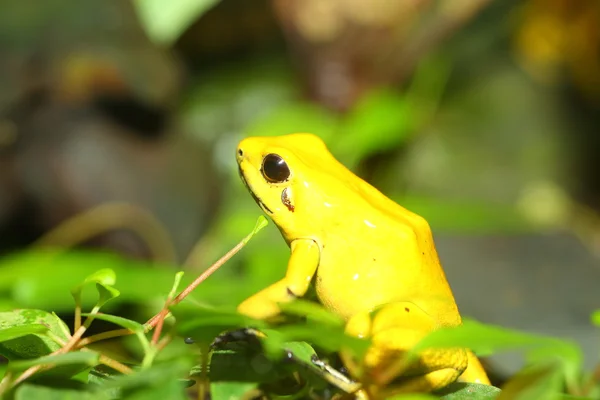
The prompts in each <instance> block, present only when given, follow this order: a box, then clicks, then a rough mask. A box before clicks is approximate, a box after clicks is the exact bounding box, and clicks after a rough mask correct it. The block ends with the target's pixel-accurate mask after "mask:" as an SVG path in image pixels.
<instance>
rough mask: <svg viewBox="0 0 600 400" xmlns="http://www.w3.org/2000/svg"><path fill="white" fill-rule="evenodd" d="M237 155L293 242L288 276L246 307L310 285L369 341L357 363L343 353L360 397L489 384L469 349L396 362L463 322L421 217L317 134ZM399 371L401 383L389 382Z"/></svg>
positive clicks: (252, 144) (266, 314)
mask: <svg viewBox="0 0 600 400" xmlns="http://www.w3.org/2000/svg"><path fill="white" fill-rule="evenodd" d="M237 161H238V165H239V169H240V174H241V176H242V179H243V180H244V183H245V184H246V186H247V187H248V189H249V190H250V192H251V194H252V195H253V197H254V199H255V200H256V201H257V203H258V204H259V206H260V207H261V208H262V209H263V211H264V212H265V213H266V214H267V215H268V216H269V217H270V218H271V219H272V220H273V222H274V223H275V224H276V225H277V227H278V228H279V230H280V231H281V233H282V235H283V237H284V238H285V240H286V242H287V243H288V245H289V246H290V248H291V256H290V260H289V263H288V268H287V272H286V275H285V277H284V278H283V279H282V280H280V281H278V282H276V283H274V284H272V285H271V286H269V287H267V288H266V289H264V290H262V291H260V292H259V293H257V294H255V295H253V296H252V297H250V298H248V299H247V300H245V301H244V302H242V304H240V305H239V307H238V310H239V311H240V312H241V313H243V314H246V315H249V316H252V317H255V318H260V319H266V318H270V317H273V316H275V315H277V314H278V313H279V312H280V310H279V307H278V306H277V303H279V302H289V301H292V300H293V299H294V298H296V297H301V296H303V295H304V294H305V293H306V291H307V289H308V287H309V285H310V283H311V282H314V284H315V288H316V292H317V295H318V297H319V299H320V301H321V302H322V304H323V305H324V306H325V307H326V308H327V309H328V310H330V311H332V312H334V313H336V314H338V315H339V316H341V317H342V318H344V319H345V320H346V321H347V324H346V332H347V333H348V334H349V335H353V336H357V337H369V338H370V339H371V341H372V346H371V348H370V349H369V351H368V352H367V354H366V355H365V358H364V359H363V360H361V362H359V363H357V362H356V361H355V360H353V359H352V357H351V356H350V355H348V354H345V353H342V359H343V360H344V363H345V365H346V367H347V368H348V370H349V371H350V373H351V374H352V376H354V377H356V378H358V379H359V380H360V381H361V382H362V384H363V386H362V388H361V390H360V391H359V392H357V396H358V397H359V398H385V397H387V396H389V395H392V394H396V393H404V392H414V391H432V390H436V389H440V388H442V387H444V386H446V385H447V384H449V383H451V382H453V381H455V380H456V379H458V378H459V376H461V374H462V376H461V380H463V381H467V382H479V383H485V384H489V380H488V378H487V375H486V373H485V371H484V370H483V368H482V366H481V364H480V363H479V361H478V360H477V358H476V357H475V356H474V355H473V353H471V352H470V351H468V350H466V349H449V350H435V351H428V352H425V353H423V354H422V355H421V358H420V360H419V361H418V362H416V363H414V364H411V365H408V366H406V365H401V364H400V365H399V363H398V360H401V359H402V354H403V353H404V352H405V351H406V350H408V349H410V348H411V347H412V346H414V345H415V344H416V343H417V342H418V341H419V340H420V339H421V338H423V337H424V336H425V335H427V333H429V332H431V331H432V330H435V329H437V328H440V327H446V326H457V325H460V324H461V317H460V314H459V312H458V308H457V306H456V302H455V300H454V297H453V295H452V292H451V290H450V286H449V285H448V282H447V280H446V277H445V275H444V271H443V270H442V267H441V265H440V261H439V258H438V255H437V252H436V249H435V246H434V243H433V238H432V234H431V230H430V228H429V225H428V223H427V222H426V221H425V220H424V219H423V218H422V217H420V216H418V215H416V214H413V213H412V212H410V211H408V210H406V209H405V208H403V207H401V206H400V205H398V204H396V203H395V202H393V201H392V200H390V199H389V198H387V197H386V196H385V195H383V194H382V193H381V192H379V191H378V190H377V189H376V188H374V187H373V186H371V185H369V184H368V183H367V182H365V181H363V180H362V179H360V178H359V177H357V176H356V175H354V174H353V173H352V172H351V171H350V170H348V169H347V168H346V167H344V166H343V165H342V164H341V163H339V162H338V161H337V160H336V159H335V158H334V157H333V156H332V155H331V153H330V152H329V151H328V150H327V148H326V147H325V144H324V143H323V141H322V140H321V139H319V138H318V137H317V136H315V135H312V134H293V135H286V136H279V137H252V138H247V139H244V140H242V141H241V142H240V144H239V145H238V149H237ZM467 365H468V366H469V368H467ZM463 372H464V373H463ZM398 377H402V379H401V381H400V383H398V382H394V383H393V384H390V383H391V382H392V381H393V380H395V379H396V378H398Z"/></svg>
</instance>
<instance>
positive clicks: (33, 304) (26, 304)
mask: <svg viewBox="0 0 600 400" xmlns="http://www.w3.org/2000/svg"><path fill="white" fill-rule="evenodd" d="M160 267H161V266H156V265H151V264H150V263H148V262H144V261H137V260H131V259H126V258H124V257H122V256H119V255H116V254H114V253H105V252H96V251H79V250H78V251H64V250H28V251H23V252H19V253H15V254H12V255H9V256H5V257H3V258H0V273H1V274H2V279H1V280H0V293H2V292H4V293H8V295H9V296H10V297H11V298H12V299H13V300H14V301H15V302H17V303H18V304H19V306H20V307H22V308H44V309H52V310H55V311H56V312H60V311H69V312H70V311H72V309H73V298H72V297H71V295H70V293H71V290H72V288H73V287H76V286H78V285H80V284H81V282H82V281H83V280H84V279H85V278H86V277H88V276H89V275H91V274H94V273H95V272H96V271H98V270H101V269H105V268H110V269H112V270H113V271H114V272H115V275H117V276H118V277H119V281H118V282H117V283H115V288H117V289H119V290H120V291H121V292H122V293H123V294H122V295H121V296H120V297H119V298H118V299H117V300H116V301H113V302H111V304H116V303H118V302H123V301H127V302H130V303H131V302H144V303H147V302H148V301H149V300H154V299H163V298H164V295H165V294H166V293H168V291H169V288H170V282H171V281H172V277H173V270H172V267H170V266H169V268H164V267H163V268H160ZM96 301H97V296H95V295H94V294H93V293H87V291H84V292H83V294H82V307H91V306H93V305H94V304H95V303H96Z"/></svg>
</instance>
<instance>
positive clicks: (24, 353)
mask: <svg viewBox="0 0 600 400" xmlns="http://www.w3.org/2000/svg"><path fill="white" fill-rule="evenodd" d="M40 326H42V327H43V328H41V327H40ZM26 331H29V334H24V333H25V332H26ZM68 331H69V328H68V327H67V326H66V324H65V323H64V322H63V321H62V320H61V319H60V318H58V317H57V316H56V315H54V314H51V313H48V312H46V311H42V310H31V309H22V310H15V311H10V312H3V313H0V337H2V336H3V335H4V336H3V337H4V338H5V339H4V340H1V342H2V343H0V354H2V355H3V356H4V357H6V358H7V359H9V360H19V359H24V358H34V357H39V356H42V355H45V354H49V353H52V352H54V351H56V350H58V349H59V348H60V345H59V344H57V343H56V342H55V341H54V340H53V339H51V338H50V337H49V336H48V333H49V332H51V333H52V334H53V335H54V336H56V337H58V338H60V339H62V340H63V341H64V342H67V341H68V340H69V338H68V336H67V333H68ZM14 335H17V337H15V338H13V339H8V338H10V337H11V336H14Z"/></svg>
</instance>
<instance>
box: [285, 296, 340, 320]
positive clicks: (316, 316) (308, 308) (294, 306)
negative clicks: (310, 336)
mask: <svg viewBox="0 0 600 400" xmlns="http://www.w3.org/2000/svg"><path fill="white" fill-rule="evenodd" d="M279 308H280V309H281V311H283V312H284V313H287V314H293V315H298V316H301V317H307V318H308V319H309V320H311V321H312V322H315V323H319V322H320V323H323V324H326V325H329V326H335V327H340V326H343V325H344V320H343V319H342V318H340V317H339V316H337V315H335V314H333V313H332V312H329V311H327V310H326V309H325V308H324V307H323V306H321V305H319V304H317V303H313V302H311V301H307V300H302V299H296V300H294V301H292V302H290V303H279Z"/></svg>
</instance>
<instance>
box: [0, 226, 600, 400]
mask: <svg viewBox="0 0 600 400" xmlns="http://www.w3.org/2000/svg"><path fill="white" fill-rule="evenodd" d="M265 225H266V220H265V219H264V218H262V217H261V219H260V220H259V223H258V224H257V226H256V227H255V229H254V230H253V231H252V232H251V233H250V234H249V235H248V236H247V237H246V238H244V240H242V241H241V242H240V243H239V244H238V245H237V246H235V248H233V249H232V250H231V251H230V252H228V253H227V254H226V255H225V256H223V257H222V258H221V259H220V260H219V261H217V262H216V263H215V264H213V265H212V266H211V267H210V268H209V269H207V270H206V271H205V272H204V273H202V274H201V275H200V276H199V277H198V278H197V279H195V280H194V281H193V282H192V283H191V284H190V285H189V286H188V287H187V288H186V289H184V290H183V291H181V292H180V293H179V294H177V295H176V293H177V291H178V287H179V286H180V283H181V280H182V276H183V272H178V273H176V274H175V277H174V283H173V285H172V288H171V290H170V292H169V293H168V294H167V295H166V300H165V301H164V305H163V306H162V308H161V309H160V311H159V312H158V313H156V315H155V316H154V317H152V318H150V319H149V320H148V321H147V322H146V323H144V324H142V323H139V322H136V321H134V320H132V319H127V318H123V317H121V316H118V315H113V314H110V313H104V312H103V311H104V309H106V308H107V307H108V306H110V304H111V302H114V301H115V300H116V299H117V298H119V296H120V295H121V293H120V291H119V290H118V289H117V288H116V282H117V279H118V274H116V273H115V271H114V270H113V269H111V268H98V269H97V270H96V271H95V272H93V273H91V274H90V275H89V276H87V277H86V278H85V279H83V281H81V282H80V283H78V284H76V285H74V286H73V289H72V290H71V296H72V298H73V299H74V302H75V312H74V324H73V331H72V332H71V331H69V328H68V326H67V324H66V323H65V322H64V321H63V320H61V319H60V318H59V317H58V316H57V315H55V314H54V313H51V312H49V311H45V310H40V309H16V310H13V311H8V312H3V313H0V354H2V355H3V356H4V357H5V358H6V359H7V360H8V363H6V364H5V365H3V367H2V371H1V374H2V380H1V382H0V395H1V396H2V398H7V399H18V400H20V399H28V400H29V399H32V400H35V399H71V398H77V399H90V400H100V399H102V400H105V399H142V398H143V399H187V398H189V395H190V393H192V394H193V395H194V396H197V398H199V399H205V398H208V397H207V395H208V394H209V393H210V395H211V398H212V399H216V400H220V399H248V398H282V397H285V398H286V399H300V398H315V399H328V398H331V397H332V396H333V395H334V394H335V393H340V391H339V390H338V389H336V388H335V387H332V386H331V385H330V384H328V383H327V380H326V379H324V377H326V372H324V369H323V363H315V359H319V360H332V362H335V354H336V353H337V352H338V351H339V350H340V349H342V348H344V349H350V350H351V351H354V352H355V353H356V354H357V355H359V356H360V354H362V353H363V352H364V351H365V350H366V348H367V347H368V345H369V343H368V342H367V341H365V340H360V339H356V338H351V337H348V336H346V335H345V334H344V324H343V321H341V320H340V319H339V318H338V317H337V316H335V315H333V314H331V313H329V312H327V311H326V310H325V309H323V308H322V307H321V306H320V305H318V304H316V303H312V302H308V301H304V300H297V301H295V302H293V303H291V304H286V305H282V311H283V314H282V318H281V320H280V321H278V322H277V323H266V322H264V321H259V320H253V319H251V318H248V317H246V316H243V315H240V314H238V313H237V312H236V311H235V308H234V307H235V304H231V307H210V306H208V305H206V304H201V303H199V302H198V301H197V300H193V299H190V297H189V296H188V295H189V294H190V293H191V291H192V290H193V289H195V288H196V287H197V286H198V285H199V284H200V283H201V282H203V281H204V280H205V279H206V278H207V277H208V276H209V275H210V274H212V273H213V272H214V271H215V270H216V269H217V268H219V267H220V266H221V265H222V264H224V263H225V262H226V261H227V260H228V259H230V258H231V257H232V256H233V255H234V254H235V253H236V252H237V251H239V250H240V249H241V248H242V247H243V246H244V245H245V244H246V243H247V242H248V241H249V240H250V238H252V237H253V236H254V235H255V234H256V233H257V232H258V231H259V230H260V229H261V228H262V227H263V226H265ZM32 257H37V259H42V260H44V261H45V262H46V264H45V265H46V266H48V265H51V264H52V262H67V263H75V262H81V263H84V262H87V263H90V264H92V265H98V266H99V265H100V263H99V260H104V261H106V260H107V258H106V257H105V255H97V254H95V253H81V252H65V251H64V250H62V251H39V250H38V251H34V252H30V253H28V254H24V255H22V256H21V258H18V257H17V258H14V257H13V258H11V259H10V260H9V262H10V263H12V264H14V263H18V260H19V259H20V260H21V261H24V260H31V259H32ZM96 257H100V258H99V260H98V259H95V258H96ZM103 257H104V258H103ZM48 263H50V264H48ZM140 273H141V272H140ZM42 278H43V277H42ZM91 287H93V288H95V291H90V290H89V289H90V288H91ZM199 290H202V286H200V288H199ZM94 292H95V298H96V300H95V302H91V303H90V302H89V294H90V293H94ZM86 295H88V296H87V297H86ZM86 298H88V300H85V299H86ZM86 304H90V306H89V307H90V308H89V311H87V312H84V311H83V310H84V307H87V306H86ZM599 315H600V312H599V313H596V314H594V316H593V319H592V320H593V321H594V323H596V324H598V323H600V317H599ZM97 321H104V322H105V323H109V324H112V325H115V326H117V327H118V329H107V330H104V331H102V332H95V333H92V334H88V332H89V331H90V328H91V327H92V324H93V323H95V322H97ZM248 327H252V328H255V329H256V331H252V332H261V333H260V334H251V335H248V334H246V335H242V338H241V340H240V338H237V339H236V338H235V335H230V336H234V337H233V339H231V338H230V339H227V340H226V339H224V338H226V337H227V335H225V336H223V334H224V333H225V332H238V333H240V332H245V331H244V330H243V329H246V328H248ZM246 331H247V329H246ZM119 337H120V338H121V339H122V340H125V341H126V340H127V339H128V338H132V337H134V338H135V339H136V341H135V344H132V343H129V345H130V346H131V347H132V348H137V352H136V354H135V356H133V357H129V358H127V357H125V358H124V359H117V357H115V356H114V355H112V354H111V353H110V351H108V350H106V349H104V348H103V347H98V345H101V344H102V343H103V342H104V341H106V340H109V339H114V338H119ZM216 338H219V339H217V340H216V341H215V339H216ZM184 342H188V343H190V344H185V343H184ZM192 343H193V344H192ZM452 346H462V347H469V348H471V349H473V350H474V351H475V352H476V353H477V354H479V355H481V356H485V355H489V354H493V353H497V352H500V351H506V350H521V351H523V352H524V354H525V356H526V359H527V367H526V368H525V369H524V370H523V371H522V372H521V373H519V374H517V375H516V376H515V377H513V378H512V379H510V380H509V381H508V382H507V383H506V384H505V385H504V386H503V388H502V390H501V389H499V388H496V387H493V386H486V385H477V384H460V383H455V384H453V385H451V386H449V387H447V388H446V389H445V390H444V391H443V392H440V393H436V394H414V395H405V396H398V397H395V398H396V399H435V398H442V399H500V400H502V399H553V398H557V399H558V398H569V399H593V398H597V396H598V395H599V394H600V386H599V384H598V376H597V375H598V374H597V373H595V374H594V375H591V376H586V375H585V374H583V373H582V371H581V369H580V365H581V353H580V350H579V348H578V347H577V346H576V345H574V344H573V343H570V342H568V341H564V340H559V339H555V338H546V337H540V336H535V335H529V334H525V333H520V332H515V331H512V330H508V329H503V328H500V327H495V326H489V325H484V324H481V323H478V322H475V321H470V320H467V321H465V323H464V325H463V326H461V327H459V328H453V329H442V330H439V331H436V332H434V333H432V334H431V335H429V336H428V337H426V338H425V339H424V340H423V341H422V342H421V343H420V344H418V345H417V346H416V347H415V348H414V349H413V351H412V352H411V353H410V354H408V355H407V357H408V358H410V357H414V356H416V355H417V354H418V353H419V351H422V350H424V349H427V348H435V347H452ZM325 365H327V364H325ZM328 368H329V370H333V368H332V367H328ZM333 371H335V370H333ZM261 396H263V397H261Z"/></svg>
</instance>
